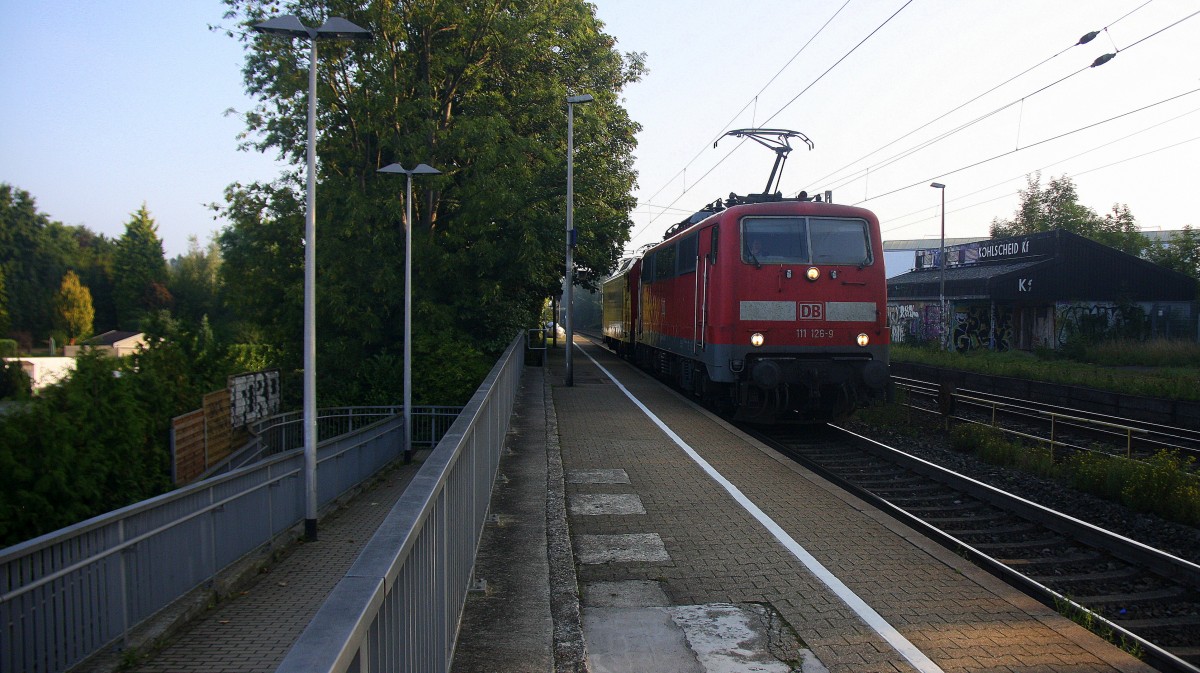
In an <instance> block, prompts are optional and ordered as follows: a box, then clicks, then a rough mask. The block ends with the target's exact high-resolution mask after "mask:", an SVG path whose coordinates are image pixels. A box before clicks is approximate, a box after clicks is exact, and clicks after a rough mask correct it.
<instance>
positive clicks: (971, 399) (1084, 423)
mask: <svg viewBox="0 0 1200 673" xmlns="http://www.w3.org/2000/svg"><path fill="white" fill-rule="evenodd" d="M893 380H895V381H896V382H897V386H898V387H900V388H903V389H905V390H907V391H909V392H911V393H916V394H919V395H925V396H928V397H931V398H935V399H936V398H937V397H938V395H939V389H938V387H937V386H936V385H935V384H930V383H926V382H924V381H917V380H915V379H905V378H902V377H893ZM953 398H954V400H955V401H956V402H961V403H964V404H966V405H969V406H973V407H976V408H979V409H983V410H984V411H985V412H990V418H991V420H990V422H989V423H986V424H987V425H991V426H992V427H994V428H996V429H998V430H1000V431H1002V432H1005V433H1008V434H1012V435H1016V436H1020V437H1025V438H1027V439H1033V440H1036V441H1039V442H1046V443H1048V444H1049V445H1050V451H1051V455H1053V452H1054V449H1055V447H1063V448H1065V449H1068V450H1070V451H1084V452H1096V450H1095V449H1092V448H1088V447H1082V446H1075V445H1072V444H1068V443H1066V442H1064V441H1062V440H1061V439H1060V437H1059V429H1060V427H1059V426H1060V425H1063V426H1068V427H1075V428H1085V429H1090V430H1092V431H1093V432H1096V433H1100V434H1103V435H1107V436H1108V437H1111V438H1119V440H1117V441H1119V442H1121V443H1123V444H1124V453H1125V457H1126V458H1128V459H1131V460H1136V458H1134V438H1135V437H1137V438H1139V439H1140V440H1141V441H1142V443H1143V444H1145V445H1148V446H1149V447H1151V448H1153V449H1156V450H1157V449H1167V450H1175V451H1181V452H1183V453H1185V454H1192V455H1196V454H1197V453H1198V451H1197V449H1196V448H1195V447H1194V446H1189V444H1193V443H1194V442H1195V441H1196V440H1195V439H1191V438H1189V437H1186V436H1184V435H1186V434H1195V433H1191V432H1190V431H1188V430H1186V429H1183V428H1168V427H1166V426H1160V425H1157V424H1135V422H1134V421H1129V422H1125V423H1119V422H1113V421H1110V420H1103V419H1099V418H1088V417H1086V416H1082V415H1079V412H1077V411H1074V410H1069V409H1061V408H1059V409H1058V410H1056V409H1054V408H1052V407H1049V406H1048V405H1043V408H1038V407H1036V406H1032V405H1030V404H1029V403H1025V402H1021V403H1012V402H1006V401H1004V398H999V396H994V397H983V396H979V395H969V394H965V393H962V392H955V393H954V394H953ZM997 398H999V399H997ZM915 408H920V407H915ZM999 412H1006V413H1008V414H1010V415H1012V416H1016V417H1022V418H1030V419H1032V418H1037V419H1040V420H1042V421H1048V422H1049V426H1050V436H1049V437H1048V438H1047V437H1039V436H1037V435H1033V434H1029V433H1026V432H1021V431H1019V430H1014V429H1012V428H1005V427H1003V426H1001V425H1000V424H999V423H998V420H997V415H998V413H999ZM1068 412H1069V413H1068ZM959 420H963V421H968V422H975V423H977V422H978V421H974V420H972V419H968V418H959ZM1115 420H1118V421H1121V420H1127V419H1115ZM1104 453H1106V454H1107V455H1112V454H1111V453H1108V452H1104Z"/></svg>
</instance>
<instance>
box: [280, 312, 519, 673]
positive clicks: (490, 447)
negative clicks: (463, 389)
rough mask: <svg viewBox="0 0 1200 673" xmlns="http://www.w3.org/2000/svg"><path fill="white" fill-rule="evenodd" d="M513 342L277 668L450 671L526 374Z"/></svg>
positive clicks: (290, 672) (292, 671) (286, 671)
mask: <svg viewBox="0 0 1200 673" xmlns="http://www.w3.org/2000/svg"><path fill="white" fill-rule="evenodd" d="M523 356H524V335H518V336H517V338H516V339H514V340H513V342H512V344H510V345H509V347H508V350H507V351H505V353H504V355H503V356H502V357H501V359H500V361H499V362H497V363H496V366H495V367H493V368H492V371H491V373H490V374H488V377H487V379H486V380H485V381H484V382H483V384H482V385H481V386H480V387H479V389H478V390H477V391H476V392H475V395H474V397H472V398H471V401H470V403H468V405H467V406H466V407H465V408H464V409H463V412H462V414H461V415H460V416H459V418H458V420H457V421H455V422H454V425H453V426H451V428H450V431H449V432H448V433H447V434H446V436H445V437H443V438H442V441H441V442H439V443H438V445H437V448H435V449H434V451H433V453H432V454H430V456H429V457H428V458H426V459H425V461H424V464H423V465H422V466H421V469H420V471H419V472H418V473H417V475H416V476H415V477H414V479H413V482H412V483H411V484H410V485H409V487H408V489H407V490H405V492H404V495H403V496H401V498H400V501H399V502H397V503H396V505H395V506H394V507H393V508H392V510H391V512H389V513H388V516H387V518H386V520H385V521H384V523H383V525H381V526H380V528H379V532H377V533H376V534H375V536H374V537H373V538H372V539H371V541H370V542H368V543H367V545H366V547H365V548H364V549H363V551H362V553H361V554H360V555H359V558H358V560H357V561H356V562H355V563H354V565H353V566H352V567H351V568H350V571H349V572H347V573H346V575H345V577H343V578H342V580H341V581H340V582H339V583H338V585H337V586H336V587H334V589H333V592H332V593H331V594H330V596H329V598H328V599H327V600H326V602H325V604H324V605H323V606H322V607H321V608H320V610H319V611H318V612H317V614H316V616H315V617H314V618H313V621H312V622H310V623H309V625H308V628H307V629H306V630H305V631H304V633H303V634H301V636H300V638H299V639H298V640H297V641H296V644H295V645H294V646H293V647H292V649H291V650H290V651H289V652H288V654H287V657H286V658H285V659H284V661H283V663H282V664H281V665H280V667H279V668H278V669H276V670H277V671H279V672H280V673H298V672H300V671H308V672H316V671H322V672H330V673H333V672H338V673H340V672H343V671H356V672H357V671H416V672H420V673H427V672H429V671H447V670H449V667H450V660H451V657H452V654H453V651H454V642H455V638H456V636H457V633H458V624H459V617H460V615H461V613H462V609H463V604H464V602H465V601H466V596H467V589H468V586H469V584H470V581H471V569H472V568H473V566H474V562H475V553H476V551H477V549H478V545H479V539H480V535H481V534H482V531H483V524H484V518H485V516H486V514H487V509H488V505H489V502H490V500H491V490H492V485H493V482H494V480H495V476H496V472H497V468H498V466H499V463H500V453H501V450H502V449H503V446H504V438H505V434H506V433H507V431H508V426H509V418H510V416H511V414H512V409H513V404H514V402H515V400H516V395H517V390H518V388H519V386H520V382H521V373H522V360H523Z"/></svg>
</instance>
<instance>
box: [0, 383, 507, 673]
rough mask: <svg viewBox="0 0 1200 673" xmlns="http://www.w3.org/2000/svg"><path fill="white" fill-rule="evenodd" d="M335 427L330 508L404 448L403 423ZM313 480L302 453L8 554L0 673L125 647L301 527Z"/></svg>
mask: <svg viewBox="0 0 1200 673" xmlns="http://www.w3.org/2000/svg"><path fill="white" fill-rule="evenodd" d="M436 409H440V410H441V411H438V412H436V413H433V414H432V415H431V416H429V417H427V418H424V419H423V420H421V423H423V424H424V425H425V427H426V428H428V429H430V430H431V431H432V430H433V429H436V428H437V427H439V426H443V427H444V425H446V423H444V420H445V419H444V418H443V417H442V415H441V414H444V413H448V411H447V408H444V407H442V408H436ZM327 416H328V417H329V418H333V417H340V418H341V419H343V420H341V421H338V423H341V425H340V426H339V425H337V423H334V424H330V425H327V426H326V427H327V428H338V427H340V428H341V429H343V430H348V429H349V428H354V432H353V434H344V435H342V436H340V437H336V438H332V439H325V440H323V441H322V442H320V443H319V444H318V448H317V455H318V480H317V490H318V502H320V503H321V504H322V505H325V504H327V503H330V502H332V501H333V500H335V499H336V498H338V497H339V496H341V495H342V494H344V493H345V492H346V491H348V490H349V489H351V488H353V487H354V486H356V485H357V484H359V483H360V482H362V481H363V480H364V479H367V478H368V477H370V476H371V475H373V474H374V473H376V472H377V471H378V470H379V469H380V468H382V467H383V466H385V465H386V464H388V463H389V462H391V461H393V460H395V459H396V458H398V457H399V456H400V455H401V453H402V444H403V441H404V433H403V418H402V417H401V416H397V415H394V414H393V415H390V416H387V417H380V416H375V417H373V418H370V417H364V415H363V414H361V413H358V412H357V411H356V412H353V413H334V414H327ZM418 418H419V417H416V416H415V417H414V426H417V419H418ZM277 427H279V428H286V427H288V426H287V425H285V424H281V425H279V426H277ZM332 431H333V430H330V432H332ZM288 432H290V430H285V431H283V432H282V434H284V435H286V434H287V433H288ZM268 434H269V432H268ZM416 434H417V436H421V435H420V431H418V432H417V433H416ZM280 446H286V444H283V445H280ZM303 471H304V456H303V452H302V451H290V452H284V453H279V454H277V455H273V456H267V457H265V458H263V459H262V460H261V461H260V462H258V463H256V464H254V465H252V466H248V467H244V468H241V469H237V470H233V471H231V472H229V473H228V474H224V475H221V476H217V477H212V478H210V479H206V480H204V481H201V482H197V483H195V484H192V485H190V486H187V487H184V488H181V489H178V490H175V491H172V492H170V493H166V494H163V495H161V496H158V497H156V498H152V499H150V500H146V501H143V502H140V503H137V504H134V505H130V506H128V507H125V508H122V509H119V510H116V511H114V512H110V513H108V514H104V515H101V516H98V517H95V518H92V519H89V520H87V521H83V522H81V523H78V524H75V525H74V526H70V527H67V528H64V529H62V530H59V531H56V532H53V533H49V534H47V535H44V536H41V537H38V538H35V539H33V540H29V541H26V542H23V543H21V544H18V545H14V546H12V547H8V548H7V549H0V673H21V672H25V671H40V672H45V673H58V672H60V671H65V670H67V669H69V668H70V667H72V666H74V665H76V664H78V663H80V662H81V661H83V660H84V659H85V658H87V657H88V656H90V655H91V654H93V653H95V652H97V651H99V650H100V649H101V648H104V647H106V646H108V645H110V644H112V643H116V642H123V641H124V639H125V638H126V637H127V636H128V634H129V632H130V630H131V629H132V628H133V627H134V626H136V625H137V624H139V623H141V622H143V621H144V620H146V619H148V618H149V617H151V616H152V615H154V614H155V613H157V612H158V611H159V610H161V609H162V608H164V607H166V606H167V605H169V604H170V603H172V602H173V601H175V600H177V599H178V598H180V597H182V596H184V595H185V594H187V593H188V592H190V591H192V590H193V589H195V588H197V587H199V586H201V585H203V584H205V583H207V582H209V581H211V580H212V579H213V578H214V577H215V576H216V575H217V573H218V572H220V571H221V570H223V569H224V568H226V567H227V566H229V565H230V564H232V563H234V562H235V561H237V560H238V559H240V558H242V557H243V556H245V555H246V554H248V553H250V552H252V551H254V550H256V549H260V548H262V547H263V546H264V545H267V544H270V543H271V541H272V540H273V539H274V538H275V537H276V536H278V535H280V534H282V533H284V532H286V531H288V530H289V529H291V528H292V527H293V526H295V525H296V524H297V523H299V522H300V521H301V520H302V519H303V517H304V479H303ZM485 506H486V501H485Z"/></svg>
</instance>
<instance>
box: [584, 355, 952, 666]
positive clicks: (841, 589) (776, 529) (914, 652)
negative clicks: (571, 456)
mask: <svg viewBox="0 0 1200 673" xmlns="http://www.w3.org/2000/svg"><path fill="white" fill-rule="evenodd" d="M576 348H579V351H580V352H581V353H583V354H584V355H586V356H587V358H588V359H589V360H591V361H592V364H594V365H596V366H597V367H599V368H600V371H602V372H604V373H605V375H607V376H608V378H609V379H611V380H612V382H613V384H614V385H616V386H617V388H619V389H620V390H621V392H623V393H625V397H628V398H629V400H630V401H631V402H633V403H634V404H635V405H637V408H638V409H641V410H642V413H644V414H646V416H647V417H648V418H649V419H650V420H651V421H653V422H654V424H655V425H657V426H658V427H659V429H660V430H662V431H663V432H664V433H666V435H667V436H668V437H670V438H671V441H673V442H675V444H676V445H678V446H679V448H681V449H683V452H684V453H686V454H687V455H688V457H689V458H691V459H692V460H693V461H694V462H695V463H696V464H697V465H699V466H700V468H701V469H702V470H704V471H705V472H706V473H708V476H710V477H712V478H713V480H714V481H716V482H717V483H718V484H720V485H721V487H722V488H724V489H725V490H726V491H727V492H728V493H729V495H731V496H733V499H734V500H736V501H737V502H738V504H739V505H741V506H742V507H743V508H744V509H745V510H746V511H747V512H749V513H750V515H751V516H753V517H754V518H755V519H758V521H759V523H761V524H762V525H763V526H764V527H766V529H767V530H768V531H770V532H771V534H772V535H774V536H775V539H777V540H779V542H780V543H781V544H783V546H784V547H786V548H787V550H788V551H789V552H791V553H792V555H793V556H795V557H796V558H797V559H799V561H800V562H801V563H803V564H804V567H806V568H808V570H809V571H810V572H812V574H813V575H816V576H817V578H818V579H820V580H821V581H822V582H823V583H824V584H825V586H827V587H829V589H830V590H831V591H833V593H835V594H837V596H838V598H841V599H842V601H843V602H845V603H846V605H848V606H849V607H850V609H851V610H853V611H854V613H855V614H856V615H858V616H859V618H860V619H862V620H863V621H864V622H866V623H867V625H868V626H870V627H871V629H872V630H874V631H875V633H878V634H879V635H880V637H882V638H883V639H884V640H886V641H887V642H888V643H889V644H890V645H891V646H892V647H893V648H895V649H896V651H897V652H899V653H900V655H901V656H903V657H904V658H905V659H907V660H908V662H909V663H910V664H912V665H913V666H915V667H916V668H917V670H919V671H922V672H923V673H945V672H944V671H942V668H941V667H940V666H938V665H937V664H935V663H933V661H932V660H930V659H929V657H927V656H925V653H924V652H921V650H919V649H917V646H916V645H913V644H912V642H910V641H909V640H908V638H905V637H904V635H903V634H901V633H900V632H899V631H897V630H896V627H894V626H892V625H891V624H889V623H888V621H887V620H886V619H884V618H883V616H882V615H880V614H879V613H878V612H876V611H875V608H872V607H871V606H870V605H867V603H866V601H864V600H863V599H861V598H859V597H858V594H856V593H854V592H853V591H852V590H851V589H850V587H848V586H846V585H845V584H844V583H842V581H841V580H840V579H838V578H837V576H836V575H834V574H833V573H831V572H829V569H827V568H826V567H825V566H824V565H822V564H821V562H820V561H818V560H817V559H816V558H814V557H813V555H812V554H810V553H808V550H806V549H805V548H804V547H802V546H800V543H799V542H796V540H795V539H794V538H793V537H792V536H791V535H789V534H788V532H787V531H785V530H784V529H783V528H782V527H780V526H779V524H777V523H775V520H774V519H772V518H771V517H770V516H767V513H766V512H764V511H762V509H760V508H759V507H758V505H756V504H754V502H752V501H751V500H750V498H748V497H746V494H744V493H742V491H741V489H739V488H738V487H737V486H734V485H733V483H732V482H730V481H729V480H728V479H726V478H725V477H724V475H722V474H721V473H720V472H718V471H717V469H716V468H714V467H713V466H712V465H710V464H709V463H708V461H706V460H704V458H701V457H700V454H698V453H696V450H695V449H693V448H692V447H691V446H689V445H688V443H687V442H685V441H683V438H681V437H680V436H679V435H677V434H675V431H674V430H672V429H671V428H669V427H667V424H666V423H664V422H663V421H662V419H660V418H659V417H658V416H655V415H654V412H652V411H650V409H648V408H647V407H646V405H645V404H642V401H641V400H639V399H638V398H636V397H634V395H633V393H631V392H629V389H628V388H626V387H625V386H624V385H623V384H622V383H621V382H620V381H619V380H617V377H616V376H613V374H612V372H610V371H608V370H607V369H605V368H604V365H602V364H600V363H599V362H596V358H593V357H592V356H591V355H590V354H589V353H588V352H587V351H585V350H583V348H581V347H579V346H576Z"/></svg>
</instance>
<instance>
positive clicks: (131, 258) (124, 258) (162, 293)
mask: <svg viewBox="0 0 1200 673" xmlns="http://www.w3.org/2000/svg"><path fill="white" fill-rule="evenodd" d="M113 273H114V278H113V285H114V287H113V295H114V296H113V299H114V300H115V304H116V309H117V321H118V323H119V324H120V326H121V327H122V328H124V329H139V328H140V326H141V324H142V321H143V320H145V318H146V316H148V315H150V314H151V313H153V312H154V311H157V310H159V309H163V308H168V307H169V306H170V303H171V296H170V293H169V292H168V291H167V289H166V283H167V263H166V261H165V260H164V259H163V247H162V241H160V240H159V238H158V225H156V224H155V223H154V219H153V218H151V217H150V211H148V210H147V209H146V204H144V203H143V204H142V207H141V208H139V209H138V210H137V212H135V213H133V214H132V215H131V216H130V220H129V222H127V223H126V224H125V233H124V234H122V235H121V238H120V239H119V240H118V241H117V246H116V251H115V254H114V257H113Z"/></svg>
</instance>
